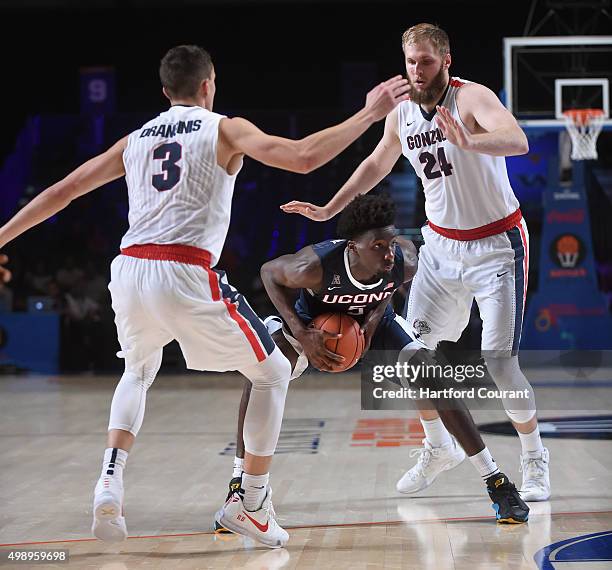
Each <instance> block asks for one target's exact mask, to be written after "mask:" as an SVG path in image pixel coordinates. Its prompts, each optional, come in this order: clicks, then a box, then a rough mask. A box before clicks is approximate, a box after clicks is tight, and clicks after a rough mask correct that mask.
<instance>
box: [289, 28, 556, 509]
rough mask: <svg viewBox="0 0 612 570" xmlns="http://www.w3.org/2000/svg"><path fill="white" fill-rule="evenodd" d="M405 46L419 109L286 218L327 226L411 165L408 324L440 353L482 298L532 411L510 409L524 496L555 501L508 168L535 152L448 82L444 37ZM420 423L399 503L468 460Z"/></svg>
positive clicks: (487, 335) (434, 34) (431, 425)
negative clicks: (317, 201)
mask: <svg viewBox="0 0 612 570" xmlns="http://www.w3.org/2000/svg"><path fill="white" fill-rule="evenodd" d="M402 47H403V51H404V56H405V61H406V70H407V73H408V79H409V81H410V87H411V89H410V91H411V99H410V101H406V102H404V103H401V104H400V105H399V106H398V107H397V108H396V109H394V110H393V111H391V113H390V114H389V115H388V117H387V120H386V123H385V131H384V134H383V137H382V139H381V141H380V142H379V144H378V146H377V147H376V149H375V150H374V151H373V153H372V154H371V155H370V156H369V157H368V158H367V159H365V160H364V161H363V162H362V163H361V165H360V166H359V167H358V168H357V170H356V171H355V172H354V173H353V175H352V176H351V177H350V178H349V180H348V181H347V182H346V184H345V185H344V186H343V187H342V188H341V189H340V190H339V191H338V193H337V194H336V195H335V196H334V197H333V198H332V199H331V200H330V201H329V202H328V204H327V205H326V206H323V207H319V206H315V205H313V204H309V203H307V202H290V203H289V204H286V205H284V206H282V208H283V209H284V210H285V211H286V212H290V213H300V214H303V215H304V216H306V217H308V218H311V219H313V220H319V221H321V220H327V219H329V218H331V217H332V216H334V215H336V214H337V213H338V212H339V211H340V210H342V208H344V207H345V206H346V204H348V203H349V202H350V200H351V199H352V198H353V197H354V196H355V195H357V194H359V193H364V192H368V191H369V190H371V189H372V188H373V187H374V186H375V185H376V184H378V183H379V182H380V181H381V180H382V179H383V178H384V177H385V176H386V175H387V174H388V173H389V172H390V171H391V168H392V167H393V165H394V164H395V163H396V161H397V160H398V158H399V157H400V155H402V154H403V155H404V156H405V157H406V158H408V160H409V161H410V163H411V164H412V166H413V167H414V169H415V171H416V173H417V174H418V176H419V177H420V179H421V181H422V183H423V188H424V191H425V212H426V214H427V218H428V220H429V221H428V225H426V226H425V227H424V228H423V237H424V239H425V244H424V245H423V246H422V247H421V249H420V252H419V268H418V271H417V274H416V276H415V278H414V281H413V284H412V288H411V292H410V297H409V301H408V306H407V320H408V322H409V323H410V324H411V325H412V327H413V330H414V333H415V334H416V335H418V338H419V339H420V340H422V341H423V342H424V343H425V344H426V345H427V346H428V347H429V348H431V349H435V348H436V346H437V344H438V343H439V342H440V341H442V340H449V341H456V340H458V339H459V337H460V336H461V333H462V331H463V330H464V328H465V327H466V326H467V323H468V319H469V315H470V309H471V306H472V302H473V300H474V299H476V302H477V304H478V308H479V310H480V316H481V317H482V320H483V330H482V347H481V348H482V351H483V356H484V357H485V360H486V363H487V366H488V369H489V372H490V374H491V376H492V378H493V380H494V381H495V382H496V384H497V385H498V386H499V387H500V388H501V389H507V390H514V389H516V390H523V389H527V390H528V391H529V394H530V399H529V403H528V405H525V404H524V403H523V404H522V405H519V404H517V401H516V400H514V401H512V400H508V399H505V400H504V408H505V410H506V413H507V414H508V416H509V417H510V419H511V420H512V423H513V424H514V426H515V428H516V430H517V432H518V435H519V437H520V441H521V447H522V453H521V470H522V471H523V483H522V486H521V495H522V497H523V498H524V499H525V500H527V501H543V500H547V499H548V498H549V497H550V482H549V474H548V450H547V449H546V448H544V447H543V445H542V440H541V438H540V434H539V430H538V423H537V418H536V410H535V402H534V397H533V390H532V388H531V386H530V384H529V382H528V381H527V379H526V378H525V376H524V374H523V373H522V371H521V369H520V367H519V363H518V354H517V353H518V346H519V340H520V335H521V327H522V319H523V311H524V303H525V294H526V292H527V274H528V259H529V257H528V233H527V227H526V225H525V221H524V220H523V218H522V216H521V211H520V209H519V203H518V200H517V199H516V197H515V195H514V192H513V191H512V188H511V187H510V183H509V181H508V175H507V172H506V164H505V159H504V157H505V156H512V155H519V154H525V153H526V152H528V144H527V138H526V137H525V134H524V133H523V131H522V130H521V128H520V127H519V126H518V124H517V122H516V120H515V119H514V117H513V116H512V115H511V114H510V113H509V112H508V111H507V110H506V109H505V107H504V106H503V105H502V104H501V103H500V101H499V100H498V98H497V97H496V96H495V94H494V93H493V92H492V91H491V90H489V89H488V88H487V87H485V86H483V85H479V84H477V83H472V82H469V81H465V80H462V79H459V78H456V77H450V76H449V67H450V64H451V55H450V47H449V41H448V36H447V35H446V33H445V32H444V31H443V30H441V29H440V28H438V27H437V26H434V25H431V24H418V25H416V26H413V27H411V28H410V29H408V30H407V31H406V32H405V33H404V35H403V37H402ZM421 421H422V423H423V427H424V430H425V435H426V439H425V446H424V448H423V449H422V450H421V454H420V458H419V461H418V463H417V465H416V466H415V467H414V468H412V469H411V470H410V471H408V472H407V473H406V474H405V475H404V477H403V478H402V479H401V480H400V481H399V482H398V485H397V488H398V490H399V491H400V492H404V493H414V492H416V491H419V490H421V489H424V488H425V487H427V486H429V485H430V484H431V483H432V482H433V481H434V479H435V478H436V477H437V476H438V475H439V474H440V473H441V472H442V471H444V470H447V469H450V468H452V467H454V466H456V465H458V464H459V463H461V461H463V459H464V457H465V454H464V453H463V452H462V450H461V449H460V448H459V447H458V446H457V445H456V442H455V441H454V439H453V438H451V436H450V435H449V433H448V431H447V430H446V429H445V428H444V425H443V424H442V422H441V421H440V418H439V417H438V415H437V413H436V412H432V411H426V410H423V411H422V413H421ZM485 451H486V452H487V453H488V450H485ZM485 460H486V458H485Z"/></svg>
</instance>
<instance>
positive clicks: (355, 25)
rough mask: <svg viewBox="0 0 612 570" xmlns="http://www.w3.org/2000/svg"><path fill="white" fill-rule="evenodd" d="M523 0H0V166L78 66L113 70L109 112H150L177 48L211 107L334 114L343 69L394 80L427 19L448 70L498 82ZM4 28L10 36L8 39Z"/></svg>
mask: <svg viewBox="0 0 612 570" xmlns="http://www.w3.org/2000/svg"><path fill="white" fill-rule="evenodd" d="M528 7H529V2H526V1H524V2H523V1H519V2H513V3H511V4H510V3H505V4H502V3H499V4H498V3H493V2H488V1H483V0H471V1H467V2H457V1H441V0H430V1H427V2H413V1H407V0H404V1H392V0H379V1H378V2H365V1H364V2H361V1H352V2H347V1H328V2H298V1H284V2H248V1H242V2H240V1H226V2H210V1H208V2H207V1H200V2H184V1H180V0H179V1H176V2H157V1H154V0H150V1H146V2H145V1H140V2H137V1H123V2H118V1H116V2H112V1H105V2H99V1H95V0H94V1H85V2H61V1H56V2H44V1H38V2H34V1H28V0H25V1H23V2H17V1H14V2H6V1H5V2H3V3H2V6H1V7H0V19H1V21H2V29H3V30H4V32H3V33H2V34H0V47H1V50H2V51H1V53H2V54H4V57H3V60H2V64H1V65H2V85H3V88H2V91H3V96H4V98H5V105H4V108H5V114H4V119H3V122H4V125H3V133H2V137H0V160H1V159H2V158H3V157H4V156H5V155H6V153H8V152H9V151H10V150H11V148H12V145H13V144H14V139H15V136H16V134H17V132H18V130H19V129H20V128H21V127H22V125H23V123H24V121H25V119H26V117H27V116H28V115H32V114H37V113H68V112H77V111H78V108H79V83H78V79H79V75H78V70H79V68H80V67H82V66H91V65H114V66H115V68H116V71H117V107H118V110H119V111H122V112H132V111H151V112H158V111H159V110H160V109H162V108H163V107H164V106H165V105H166V103H165V99H164V98H163V96H162V94H161V90H160V87H159V81H158V77H157V67H158V63H159V60H160V58H161V57H162V56H163V54H164V53H165V51H166V50H167V49H168V48H170V47H172V46H173V45H176V44H180V43H196V44H199V45H202V46H203V47H205V48H206V49H208V50H209V51H210V52H211V54H212V56H213V59H214V62H215V64H216V68H217V74H218V93H217V99H216V107H217V110H220V111H226V112H232V111H240V110H243V109H272V110H278V109H308V108H312V109H320V108H327V109H337V108H338V107H339V106H340V105H341V103H342V82H343V78H342V72H341V71H342V64H343V62H373V63H375V64H376V67H377V71H378V79H380V80H382V79H384V78H386V77H388V76H390V75H393V74H395V73H403V72H404V67H403V58H402V52H401V48H400V45H401V43H400V42H401V34H402V32H403V31H404V30H405V29H406V28H408V27H409V26H411V25H413V24H415V23H418V22H421V21H429V22H434V23H437V24H439V25H441V26H442V27H443V28H445V29H446V30H447V31H448V32H449V34H450V37H451V42H452V44H451V45H452V52H453V56H454V64H453V72H454V73H455V74H456V75H461V76H464V77H467V78H470V79H473V80H476V81H480V82H484V83H486V84H488V85H490V86H491V88H492V89H493V90H494V91H496V92H497V91H499V89H500V88H501V85H502V59H501V54H502V52H501V45H502V37H503V36H507V35H521V32H522V30H523V27H524V25H525V21H526V18H527V10H528ZM8 30H12V31H13V32H15V31H16V32H17V33H16V34H15V33H8Z"/></svg>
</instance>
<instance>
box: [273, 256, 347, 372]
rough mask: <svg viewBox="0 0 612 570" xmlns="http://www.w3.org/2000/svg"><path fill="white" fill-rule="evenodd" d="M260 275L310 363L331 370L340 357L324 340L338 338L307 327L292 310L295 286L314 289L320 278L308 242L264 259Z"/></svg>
mask: <svg viewBox="0 0 612 570" xmlns="http://www.w3.org/2000/svg"><path fill="white" fill-rule="evenodd" d="M261 279H262V281H263V284H264V287H265V288H266V292H267V293H268V296H269V297H270V300H271V301H272V303H273V304H274V306H275V307H276V308H277V309H278V311H279V313H280V314H281V317H282V318H283V320H284V321H285V322H286V323H287V326H288V327H289V329H290V330H291V332H292V334H293V336H294V337H295V338H296V340H297V341H298V342H299V343H300V344H301V345H302V348H303V349H304V352H305V353H306V357H307V358H308V361H309V362H310V364H312V365H313V366H315V367H316V368H318V369H319V370H327V371H329V370H332V369H333V365H334V364H338V363H341V362H343V361H344V357H343V356H340V355H339V354H335V353H333V352H331V351H330V350H328V348H327V347H326V346H325V341H326V340H329V339H336V338H340V336H341V335H334V334H331V333H328V332H325V331H321V330H318V329H314V328H311V327H307V326H306V325H305V324H304V323H303V322H302V319H300V317H299V316H298V314H297V313H296V312H295V308H294V304H295V297H296V289H311V290H313V291H318V290H319V289H320V288H321V283H322V280H323V268H322V267H321V260H320V258H319V256H318V255H317V254H316V253H315V252H314V251H313V249H312V246H307V247H305V248H304V249H301V250H300V251H298V252H297V253H295V254H293V255H282V256H281V257H277V258H276V259H273V260H272V261H268V262H267V263H264V264H263V266H262V268H261Z"/></svg>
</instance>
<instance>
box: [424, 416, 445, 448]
mask: <svg viewBox="0 0 612 570" xmlns="http://www.w3.org/2000/svg"><path fill="white" fill-rule="evenodd" d="M421 425H422V426H423V431H424V432H425V437H426V438H427V441H428V442H429V443H430V444H431V446H432V447H441V446H443V445H446V444H448V443H451V441H452V440H451V436H450V433H448V431H447V429H446V428H445V427H444V424H443V423H442V420H441V419H440V418H436V419H435V420H424V419H423V418H421Z"/></svg>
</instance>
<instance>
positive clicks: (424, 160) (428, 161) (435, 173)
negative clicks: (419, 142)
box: [419, 146, 453, 180]
mask: <svg viewBox="0 0 612 570" xmlns="http://www.w3.org/2000/svg"><path fill="white" fill-rule="evenodd" d="M437 154H438V160H437V164H439V165H440V170H434V168H435V166H436V157H435V156H434V155H433V154H431V152H422V153H421V154H419V161H420V162H421V164H424V165H425V166H424V167H423V173H424V174H425V176H427V178H428V179H429V180H433V179H434V178H440V176H442V175H443V174H444V176H450V175H451V174H452V173H453V165H452V164H451V163H450V162H448V160H446V155H445V154H444V147H443V146H441V147H439V148H438V153H437Z"/></svg>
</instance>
